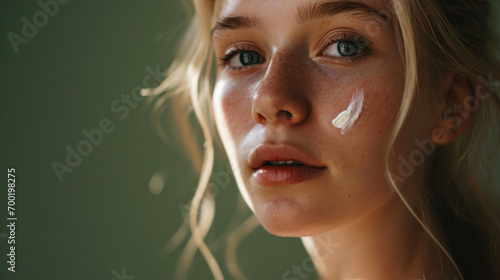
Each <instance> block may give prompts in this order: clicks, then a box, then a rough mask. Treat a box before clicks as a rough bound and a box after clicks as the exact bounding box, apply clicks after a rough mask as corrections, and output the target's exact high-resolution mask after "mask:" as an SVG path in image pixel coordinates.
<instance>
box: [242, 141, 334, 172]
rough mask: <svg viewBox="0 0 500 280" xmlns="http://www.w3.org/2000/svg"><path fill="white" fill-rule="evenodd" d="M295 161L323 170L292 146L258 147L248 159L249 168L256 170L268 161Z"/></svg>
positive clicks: (309, 157) (305, 154)
mask: <svg viewBox="0 0 500 280" xmlns="http://www.w3.org/2000/svg"><path fill="white" fill-rule="evenodd" d="M291 160H293V161H297V162H300V163H301V164H303V165H305V166H308V167H314V168H323V167H325V166H322V165H321V164H320V163H319V162H317V161H316V160H315V159H314V158H312V157H311V156H309V155H308V154H307V153H305V152H304V151H302V150H301V149H299V148H297V147H295V146H292V145H284V144H282V145H277V146H271V145H265V144H262V145H259V146H257V148H255V149H254V150H253V151H252V153H251V154H250V157H249V163H250V166H251V167H252V168H253V169H258V168H260V167H262V166H263V165H264V164H265V163H266V162H268V161H291Z"/></svg>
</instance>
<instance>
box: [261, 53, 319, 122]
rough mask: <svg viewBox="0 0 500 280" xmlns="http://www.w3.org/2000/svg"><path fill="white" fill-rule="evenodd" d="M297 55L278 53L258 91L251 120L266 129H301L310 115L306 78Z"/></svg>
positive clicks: (274, 56) (272, 60) (270, 63)
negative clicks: (301, 125) (292, 127)
mask: <svg viewBox="0 0 500 280" xmlns="http://www.w3.org/2000/svg"><path fill="white" fill-rule="evenodd" d="M304 72H305V71H304V67H303V65H301V63H300V62H299V61H298V60H297V59H296V58H295V56H294V55H284V54H281V53H276V54H274V55H273V58H272V59H271V61H270V62H269V65H268V68H267V71H266V73H265V74H264V76H263V78H262V79H261V81H260V83H259V84H258V86H257V87H256V89H255V91H254V94H253V100H252V102H253V103H252V117H253V118H254V120H255V121H256V122H258V123H260V124H263V125H265V126H266V125H271V126H275V125H280V124H281V125H288V126H292V125H298V124H300V123H303V122H304V121H305V120H307V118H308V117H309V115H310V111H311V108H310V107H311V106H310V102H309V100H308V97H307V94H306V91H307V88H308V86H307V84H308V83H307V77H305V75H304Z"/></svg>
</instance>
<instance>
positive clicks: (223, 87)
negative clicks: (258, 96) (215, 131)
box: [213, 81, 253, 140]
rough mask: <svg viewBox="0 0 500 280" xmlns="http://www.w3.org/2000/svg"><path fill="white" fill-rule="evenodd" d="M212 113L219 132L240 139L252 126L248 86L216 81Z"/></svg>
mask: <svg viewBox="0 0 500 280" xmlns="http://www.w3.org/2000/svg"><path fill="white" fill-rule="evenodd" d="M213 104H214V113H215V117H216V121H217V125H218V127H219V130H220V131H221V132H224V134H229V135H227V136H230V137H231V138H232V139H234V140H239V139H241V138H242V137H243V136H244V135H245V134H246V133H247V132H248V131H249V130H250V129H251V127H252V125H253V124H252V123H253V119H252V115H251V110H252V102H251V94H250V91H249V90H248V87H244V86H239V85H238V84H235V83H231V82H225V81H218V82H217V84H216V86H215V89H214V95H213Z"/></svg>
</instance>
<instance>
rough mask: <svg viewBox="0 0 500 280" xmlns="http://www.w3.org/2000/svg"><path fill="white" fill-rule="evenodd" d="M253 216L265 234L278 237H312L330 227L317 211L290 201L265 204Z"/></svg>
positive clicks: (282, 200)
mask: <svg viewBox="0 0 500 280" xmlns="http://www.w3.org/2000/svg"><path fill="white" fill-rule="evenodd" d="M255 214H256V216H257V219H258V220H259V221H260V224H261V225H262V227H263V228H264V229H265V230H266V231H267V232H269V233H270V234H272V235H276V236H280V237H305V236H312V235H316V234H320V233H323V232H325V231H328V230H329V227H331V223H329V222H328V219H323V218H322V215H320V214H319V213H318V212H317V211H314V209H310V208H309V209H308V208H306V207H304V205H301V204H300V203H299V202H297V201H295V200H290V199H280V200H278V201H273V202H267V203H265V204H264V205H263V206H262V207H260V208H259V209H258V210H257V211H256V213H255Z"/></svg>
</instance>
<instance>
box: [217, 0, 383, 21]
mask: <svg viewBox="0 0 500 280" xmlns="http://www.w3.org/2000/svg"><path fill="white" fill-rule="evenodd" d="M328 3H338V4H352V3H359V4H364V5H366V6H368V7H370V8H372V9H373V10H375V11H383V10H389V8H390V0H352V1H349V0H217V1H216V15H218V17H225V16H231V15H233V14H234V13H258V14H259V15H262V16H265V15H266V14H270V15H277V13H279V14H284V13H290V12H301V11H304V10H306V9H308V8H310V7H312V6H319V5H322V4H328Z"/></svg>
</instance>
